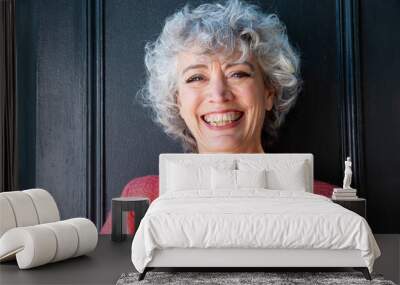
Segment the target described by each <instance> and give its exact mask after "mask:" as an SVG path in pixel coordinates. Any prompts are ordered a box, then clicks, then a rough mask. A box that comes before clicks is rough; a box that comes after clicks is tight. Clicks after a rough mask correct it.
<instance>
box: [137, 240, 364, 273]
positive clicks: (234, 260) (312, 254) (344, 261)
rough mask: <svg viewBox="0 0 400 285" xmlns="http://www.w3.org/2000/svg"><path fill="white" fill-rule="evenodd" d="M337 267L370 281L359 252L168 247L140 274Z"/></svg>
mask: <svg viewBox="0 0 400 285" xmlns="http://www.w3.org/2000/svg"><path fill="white" fill-rule="evenodd" d="M282 267H283V268H305V267H306V268H310V269H311V268H337V267H342V268H343V267H350V268H353V269H355V270H358V271H361V272H362V273H363V274H364V277H365V278H366V279H367V280H371V275H370V274H369V271H368V268H367V267H366V266H365V262H364V260H363V259H362V257H361V252H360V251H359V250H329V249H253V248H252V249H238V248H226V249H216V248H210V249H197V248H185V249H184V248H171V249H163V250H156V251H155V252H154V256H153V259H152V261H151V262H150V263H149V264H148V266H147V267H146V268H145V270H144V271H143V273H141V274H140V275H139V280H143V279H144V277H145V275H146V273H147V272H148V271H150V270H153V269H155V268H232V269H235V270H236V269H237V271H246V269H254V268H260V269H262V268H282Z"/></svg>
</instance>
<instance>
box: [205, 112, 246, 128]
mask: <svg viewBox="0 0 400 285" xmlns="http://www.w3.org/2000/svg"><path fill="white" fill-rule="evenodd" d="M232 111H236V112H241V113H242V116H241V117H240V118H239V120H237V121H234V122H232V123H229V124H227V125H225V126H212V125H209V124H207V123H206V122H205V121H204V119H203V118H201V119H200V120H201V122H202V124H204V125H205V126H206V127H207V128H209V129H210V130H214V131H220V130H226V129H231V128H234V127H236V126H237V125H239V124H240V122H241V121H242V119H243V117H244V112H242V111H238V110H227V111H223V112H221V111H219V112H211V113H207V114H204V115H203V116H205V115H208V114H213V113H226V112H232ZM203 116H201V117H203Z"/></svg>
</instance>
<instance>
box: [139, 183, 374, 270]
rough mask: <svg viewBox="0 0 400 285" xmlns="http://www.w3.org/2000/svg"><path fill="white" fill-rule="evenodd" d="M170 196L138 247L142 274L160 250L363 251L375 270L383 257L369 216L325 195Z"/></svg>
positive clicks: (155, 209) (149, 216)
mask: <svg viewBox="0 0 400 285" xmlns="http://www.w3.org/2000/svg"><path fill="white" fill-rule="evenodd" d="M182 194H183V193H179V194H178V193H176V192H171V193H166V194H164V195H162V196H161V197H159V198H158V199H157V200H155V201H154V202H153V203H152V204H151V206H150V208H149V210H148V211H147V213H146V215H145V217H144V219H143V220H142V222H141V224H140V226H139V228H138V231H137V233H136V235H135V238H134V240H133V243H132V262H133V264H134V266H135V268H136V269H137V270H138V271H139V272H143V270H144V268H145V267H146V266H147V265H148V264H149V262H150V261H151V260H152V259H153V256H154V252H155V250H157V249H161V250H162V249H169V248H199V249H207V248H216V249H218V248H247V249H333V250H340V249H346V250H359V251H360V252H361V257H362V259H363V260H364V261H365V264H366V266H367V267H368V268H369V270H370V271H371V272H372V267H373V263H374V260H375V259H376V258H377V257H378V256H379V255H380V251H379V248H378V246H377V244H376V241H375V239H374V237H373V235H372V232H371V229H370V228H369V226H368V223H367V222H366V221H365V219H364V218H362V217H360V216H359V215H357V214H355V213H353V212H351V211H349V210H347V209H345V208H343V207H341V206H340V205H337V204H335V203H333V202H331V201H330V200H329V199H328V198H325V197H323V196H320V195H316V194H312V193H307V192H299V191H272V190H265V189H248V190H247V191H245V190H241V191H240V192H235V193H231V194H230V195H226V196H221V197H215V196H209V197H208V196H202V197H200V196H198V194H197V191H185V192H184V195H182Z"/></svg>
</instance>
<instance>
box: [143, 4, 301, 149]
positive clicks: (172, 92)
mask: <svg viewBox="0 0 400 285" xmlns="http://www.w3.org/2000/svg"><path fill="white" fill-rule="evenodd" d="M194 45H196V46H198V47H200V48H201V50H202V51H203V52H204V53H221V51H222V52H223V53H224V54H226V55H228V56H229V55H232V54H233V53H234V52H235V51H239V52H241V60H245V59H246V58H247V57H248V56H249V55H250V54H253V55H254V56H255V57H256V59H257V61H258V63H259V64H260V66H261V68H262V70H263V73H264V74H263V75H264V81H265V84H267V85H268V86H269V88H271V89H272V90H273V91H274V93H275V96H274V105H273V108H272V110H271V111H269V112H266V116H265V121H264V125H263V132H265V133H266V134H267V136H266V137H267V138H266V140H267V141H266V142H265V141H263V145H271V144H272V143H273V142H274V141H275V140H276V139H277V135H278V133H277V130H278V128H279V127H280V126H281V125H282V123H283V122H284V119H285V116H286V114H287V112H288V111H289V110H290V108H291V107H292V106H293V105H294V104H295V101H296V98H297V95H298V93H299V91H300V86H301V79H300V75H299V56H298V55H297V53H296V52H295V51H294V49H293V48H292V47H291V45H290V44H289V41H288V38H287V35H286V28H285V26H284V25H283V24H282V23H281V22H280V21H279V19H278V17H277V16H276V15H275V14H270V15H265V14H263V13H262V12H261V11H260V10H259V8H258V7H257V6H254V5H250V4H247V3H245V2H242V1H239V0H232V1H226V2H225V3H223V4H218V3H217V4H203V5H200V6H198V7H197V8H194V9H191V8H190V7H189V6H188V5H186V6H185V7H184V8H183V9H182V10H180V11H178V12H176V13H175V14H173V15H172V16H170V17H169V18H167V20H166V23H165V26H164V28H163V31H162V33H161V35H160V36H159V37H158V38H157V40H156V41H154V42H150V43H147V44H146V47H145V52H146V55H145V65H146V68H147V80H146V84H145V86H144V87H143V88H142V89H141V91H140V92H139V93H138V94H139V96H140V97H141V99H143V100H142V102H143V103H144V105H145V106H148V107H150V108H151V109H152V110H153V115H154V118H153V119H154V121H155V122H156V123H158V124H160V125H161V126H162V127H163V128H164V131H165V132H166V133H167V134H168V135H169V136H171V137H172V138H174V139H178V140H180V141H181V142H182V146H183V149H184V151H186V152H198V149H197V143H196V140H195V139H194V137H193V135H192V134H191V132H190V130H189V129H188V127H187V126H186V124H185V122H184V120H183V119H182V118H181V117H180V115H179V107H178V104H177V78H178V77H177V68H176V66H177V65H176V58H177V55H178V53H180V52H182V51H187V50H189V49H191V48H192V47H193V46H194ZM263 140H264V136H263Z"/></svg>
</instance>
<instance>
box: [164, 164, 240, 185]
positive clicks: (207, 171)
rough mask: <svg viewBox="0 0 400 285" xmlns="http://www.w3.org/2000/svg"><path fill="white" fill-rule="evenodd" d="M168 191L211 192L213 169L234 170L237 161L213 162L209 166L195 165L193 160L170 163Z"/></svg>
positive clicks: (168, 165)
mask: <svg viewBox="0 0 400 285" xmlns="http://www.w3.org/2000/svg"><path fill="white" fill-rule="evenodd" d="M167 167H168V169H167V173H168V177H167V181H166V182H167V190H168V191H185V190H210V189H211V168H215V169H234V168H235V161H233V160H231V161H219V160H218V161H213V162H211V163H209V164H208V165H207V164H195V163H193V162H192V161H191V160H186V161H174V162H173V161H169V162H168V163H167Z"/></svg>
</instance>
